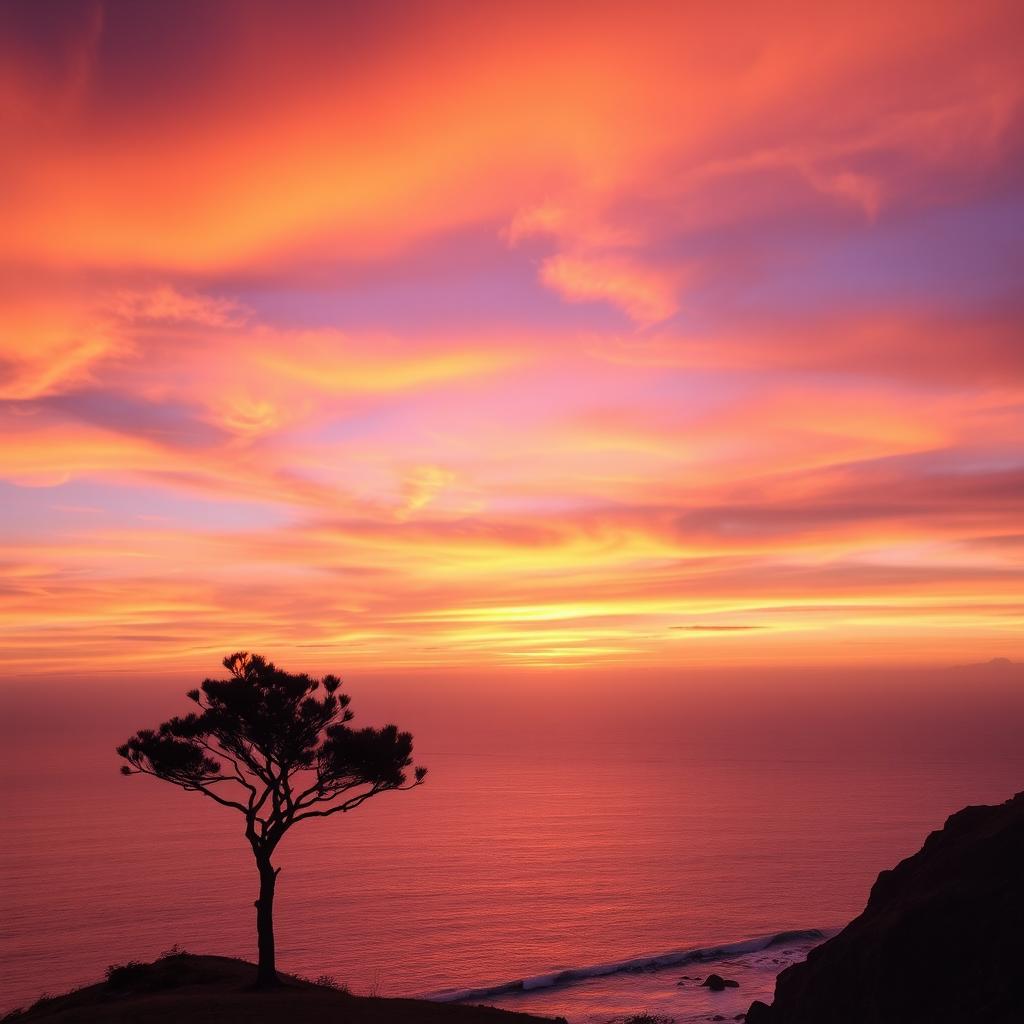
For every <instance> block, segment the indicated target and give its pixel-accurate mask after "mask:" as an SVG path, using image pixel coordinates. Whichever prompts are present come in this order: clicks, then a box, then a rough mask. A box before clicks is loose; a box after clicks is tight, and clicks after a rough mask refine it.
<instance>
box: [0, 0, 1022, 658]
mask: <svg viewBox="0 0 1024 1024" xmlns="http://www.w3.org/2000/svg"><path fill="white" fill-rule="evenodd" d="M1022 39H1024V5H1021V4H1020V3H1017V2H1013V0H1007V2H986V0H974V2H972V3H963V2H956V3H943V2H936V0H929V2H923V3H915V2H899V3H881V2H878V3H871V2H869V3H864V2H863V0H861V2H860V3H850V4H842V3H830V4H821V3H806V4H805V3H763V4H754V3H747V4H735V5H734V4H722V3H710V2H709V3H685V2H682V0H680V2H675V3H663V4H661V3H639V4H632V3H631V4H627V3H618V4H602V3H593V2H588V3H578V4H576V3H531V2H521V0H520V2H516V3H503V4H492V3H480V2H473V3H440V2H438V3H414V2H405V3H398V2H396V3H388V2H381V3H363V4H355V3H353V4H346V3H322V4H317V3H311V2H299V3H287V4H281V3H270V2H262V0H246V2H241V0H238V2H228V0H219V2H200V0H194V2H193V0H178V2H175V3H139V2H133V0H108V2H87V0H82V2H74V0H68V2H64V3H56V2H54V3H33V2H28V0H23V2H19V0H14V2H8V3H4V4H3V5H2V6H0V137H2V144H0V432H2V433H0V528H2V532H0V545H2V551H0V563H2V573H0V577H2V578H0V671H2V672H3V674H5V675H14V676H18V675H29V674H33V673H38V672H47V673H50V672H67V671H82V672H93V673H103V672H121V671H129V670H135V669H137V668H140V667H146V666H149V667H154V666H160V665H167V664H173V665H175V666H179V667H184V668H189V667H193V666H195V667H199V666H201V667H202V668H203V669H204V670H206V669H209V668H211V667H213V666H215V665H216V659H217V658H218V657H219V656H220V655H222V654H224V653H226V652H228V651H231V650H235V649H238V648H249V649H252V650H258V651H265V652H267V653H268V654H270V655H272V656H274V657H275V658H277V659H278V660H280V661H281V662H284V663H285V664H287V665H291V664H301V665H304V666H305V665H318V666H323V667H328V668H330V667H340V668H343V669H345V670H350V669H352V668H353V667H355V668H359V667H364V668H371V667H372V668H375V669H381V668H383V669H398V670H411V669H415V668H420V667H427V668H442V669H450V670H452V671H463V670H468V669H479V668H482V667H493V668H500V669H501V670H502V671H507V670H509V669H518V668H519V667H521V666H541V667H543V668H544V669H545V670H551V669H553V668H554V667H556V666H569V667H572V668H579V667H581V666H601V667H602V668H620V667H624V666H630V667H633V666H647V667H654V668H658V669H666V668H674V667H677V666H678V667H685V666H690V665H701V666H706V665H751V664H794V663H802V664H812V663H858V664H859V663H901V664H903V663H924V664H928V663H935V664H940V663H941V664H950V663H957V662H963V661H980V660H987V659H988V658H991V657H995V656H1004V657H1015V656H1020V655H1021V653H1022V631H1021V627H1022V623H1024V332H1022V324H1024V288H1022V285H1024V107H1022V99H1024V75H1022V74H1021V63H1020V61H1021V47H1022Z"/></svg>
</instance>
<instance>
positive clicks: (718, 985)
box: [701, 974, 740, 992]
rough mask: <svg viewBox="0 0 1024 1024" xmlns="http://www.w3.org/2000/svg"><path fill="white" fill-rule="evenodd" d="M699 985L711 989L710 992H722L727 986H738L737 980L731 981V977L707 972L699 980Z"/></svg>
mask: <svg viewBox="0 0 1024 1024" xmlns="http://www.w3.org/2000/svg"><path fill="white" fill-rule="evenodd" d="M701 985H702V986H703V987H704V988H709V989H711V991H712V992H724V991H725V990H726V989H727V988H739V987H740V983H739V982H738V981H733V980H732V978H723V977H722V976H721V975H720V974H709V975H708V976H707V977H706V978H705V979H704V980H703V981H702V982H701Z"/></svg>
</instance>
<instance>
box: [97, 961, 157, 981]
mask: <svg viewBox="0 0 1024 1024" xmlns="http://www.w3.org/2000/svg"><path fill="white" fill-rule="evenodd" d="M148 967H149V964H143V963H140V962H139V961H138V960H129V961H128V963H126V964H111V965H110V966H109V967H108V968H107V970H106V977H107V984H108V985H109V986H110V987H111V988H128V987H130V986H131V985H137V984H138V983H139V982H140V981H142V980H143V978H145V977H146V969H147V968H148Z"/></svg>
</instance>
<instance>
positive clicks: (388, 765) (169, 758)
mask: <svg viewBox="0 0 1024 1024" xmlns="http://www.w3.org/2000/svg"><path fill="white" fill-rule="evenodd" d="M224 667H225V668H226V669H228V670H229V671H230V673H231V677H230V678H229V679H207V680H206V682H204V683H203V685H202V687H201V689H199V690H192V691H191V692H190V693H189V694H188V697H189V699H190V700H192V701H194V702H195V703H196V704H198V705H199V707H200V709H201V710H200V711H199V712H192V713H191V714H188V715H185V716H184V717H181V718H172V719H170V720H169V721H167V722H164V723H163V725H161V726H160V727H159V728H157V729H142V730H140V731H139V732H137V733H136V734H135V735H134V736H133V737H132V738H131V739H130V740H128V742H127V743H124V744H122V745H121V746H120V747H118V748H117V753H118V754H119V755H120V756H121V757H123V758H124V759H125V760H126V761H127V762H128V763H127V764H125V765H122V767H121V771H122V773H123V774H125V775H136V774H143V775H153V776H155V777H156V778H158V779H163V780H164V781H165V782H171V783H173V784H174V785H176V786H180V787H181V788H182V789H187V790H194V791H195V792H198V793H202V794H203V796H206V797H209V798H210V799H211V800H215V801H216V802H217V803H218V804H221V805H222V806H223V807H229V808H231V809H232V810H234V811H237V812H238V813H239V814H241V815H242V816H243V818H244V819H245V838H246V839H247V840H248V841H249V845H250V846H251V847H252V852H253V855H254V856H255V858H256V866H257V868H258V869H259V875H260V895H259V899H258V900H257V901H256V931H257V937H258V940H259V971H258V974H257V984H258V985H260V986H271V985H276V984H277V981H278V978H277V973H276V966H275V959H274V887H275V884H276V882H277V876H278V874H279V872H280V870H281V869H280V868H275V867H274V866H273V865H272V863H271V859H270V858H271V855H272V854H273V852H274V850H275V849H276V848H277V844H278V843H280V842H281V839H282V838H283V836H284V834H285V833H286V832H287V831H288V829H290V828H291V827H292V826H293V825H296V824H298V823H299V822H300V821H307V820H308V819H310V818H327V817H330V815H332V814H338V813H339V812H345V811H351V810H352V809H353V808H356V807H358V806H359V805H360V804H361V803H363V802H364V801H366V800H369V799H370V797H372V796H376V795H377V794H378V793H383V792H385V791H387V790H392V789H395V790H398V789H401V790H404V789H412V788H413V787H415V786H418V785H420V783H421V782H423V779H424V776H425V775H426V774H427V770H426V768H415V769H414V770H413V780H412V781H411V782H410V781H409V780H408V777H407V775H406V769H407V768H409V767H410V766H411V765H412V735H411V734H410V733H407V732H399V731H398V729H397V728H396V727H395V726H394V725H386V726H384V728H383V729H372V728H368V729H358V730H356V729H351V728H349V726H348V725H347V724H346V723H348V722H349V721H350V720H351V718H352V712H351V711H349V710H348V705H349V698H348V697H347V696H346V695H345V694H343V693H341V692H340V686H341V681H340V680H339V679H338V678H337V676H332V675H328V676H324V677H323V679H322V680H316V679H312V678H310V677H309V676H308V675H291V674H290V673H288V672H283V671H282V670H281V669H279V668H277V666H275V665H274V664H273V662H269V661H267V660H266V659H265V658H262V657H260V656H259V655H257V654H248V653H247V652H244V651H242V652H239V653H237V654H232V655H231V656H230V657H228V658H225V659H224ZM317 691H321V693H319V694H318V692H317Z"/></svg>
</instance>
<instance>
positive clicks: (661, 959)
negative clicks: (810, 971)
mask: <svg viewBox="0 0 1024 1024" xmlns="http://www.w3.org/2000/svg"><path fill="white" fill-rule="evenodd" d="M824 938H825V932H823V931H821V930H820V929H818V928H807V929H803V930H796V931H787V932H776V933H775V934H774V935H761V936H758V937H757V938H753V939H744V940H742V941H741V942H729V943H725V944H724V945H719V946H700V947H697V948H694V949H678V950H672V951H670V952H668V953H655V954H652V955H647V956H637V957H632V958H630V959H628V960H609V961H608V962H606V963H602V964H591V965H590V966H587V967H567V968H565V969H564V970H560V971H551V972H550V973H548V974H534V975H532V976H530V977H527V978H517V979H515V980H514V981H505V982H501V983H500V984H496V985H481V986H479V987H477V988H460V989H454V988H453V989H442V990H441V991H440V992H432V993H429V994H427V995H426V996H424V998H425V999H431V1000H433V1001H434V1002H438V1003H460V1002H467V1001H468V1000H471V999H490V998H492V997H494V996H500V995H507V994H508V993H510V992H530V991H533V990H534V989H539V988H553V987H554V986H556V985H565V984H568V983H570V982H573V981H585V980H586V979H587V978H603V977H606V976H607V975H609V974H619V973H622V972H624V971H643V970H654V969H657V968H660V967H682V966H685V965H686V964H691V963H706V962H708V961H713V960H722V959H726V958H728V957H732V956H739V955H740V954H743V953H759V952H761V951H762V950H765V949H770V948H772V947H773V946H782V945H785V944H786V943H790V942H810V941H812V940H816V939H824Z"/></svg>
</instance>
